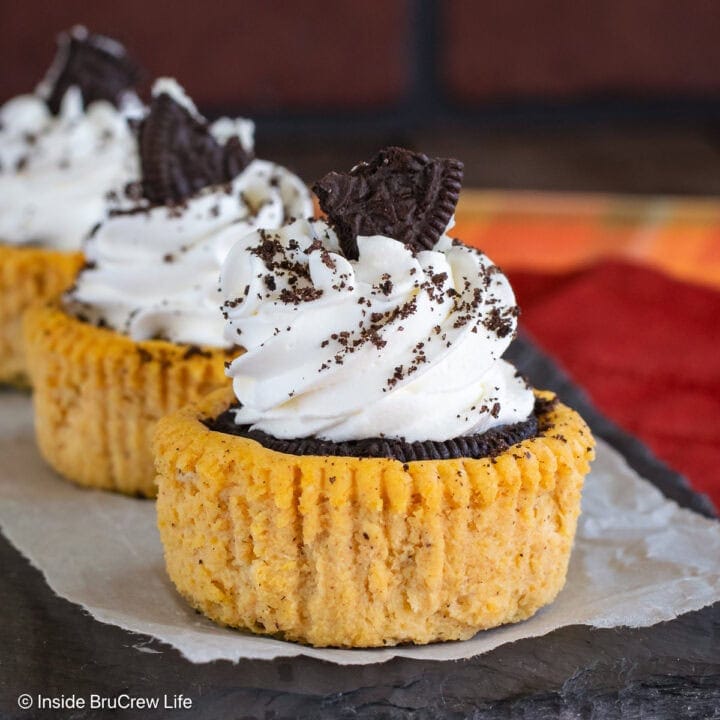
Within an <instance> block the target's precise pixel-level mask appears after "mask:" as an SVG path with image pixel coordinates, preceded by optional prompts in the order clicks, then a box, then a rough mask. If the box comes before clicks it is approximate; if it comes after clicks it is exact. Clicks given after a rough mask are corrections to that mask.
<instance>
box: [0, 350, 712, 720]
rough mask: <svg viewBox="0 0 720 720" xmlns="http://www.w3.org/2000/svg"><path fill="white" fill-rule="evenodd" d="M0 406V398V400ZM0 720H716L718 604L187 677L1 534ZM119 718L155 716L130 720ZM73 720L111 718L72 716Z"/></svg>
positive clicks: (519, 353) (174, 659) (171, 656)
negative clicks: (448, 653) (389, 654)
mask: <svg viewBox="0 0 720 720" xmlns="http://www.w3.org/2000/svg"><path fill="white" fill-rule="evenodd" d="M512 356H513V358H514V359H515V361H516V362H517V363H518V365H519V366H520V368H521V370H522V371H523V372H525V373H526V374H527V375H528V376H529V378H530V379H531V381H532V382H533V384H535V385H537V386H538V387H547V388H551V389H554V390H555V391H556V392H558V394H559V395H560V396H561V398H563V399H564V400H565V401H566V402H569V403H570V404H571V405H573V406H574V407H576V408H577V409H579V410H580V411H581V412H582V413H583V415H584V416H585V417H586V418H587V419H588V421H589V422H590V425H591V426H592V428H593V431H594V432H596V433H597V434H598V435H599V436H601V437H603V438H605V439H606V440H607V441H608V442H610V443H611V444H612V445H614V446H615V447H616V448H617V449H618V450H620V451H621V452H622V453H623V454H624V455H625V456H626V458H627V459H628V461H629V462H630V464H631V465H632V466H633V467H634V468H635V469H636V470H638V472H640V473H641V474H642V475H644V476H645V477H646V478H648V479H649V480H651V481H653V482H654V483H655V484H656V485H657V486H658V487H659V488H660V489H661V490H662V491H663V492H664V493H665V494H666V495H667V496H668V497H671V498H673V499H675V500H676V501H677V502H678V503H680V504H681V505H683V506H685V507H689V508H691V509H693V510H696V511H697V512H700V513H702V514H704V515H706V516H713V515H714V511H713V507H712V505H711V504H710V502H709V501H708V499H707V498H704V497H703V496H700V495H698V494H696V493H693V491H692V490H691V489H690V487H689V486H688V484H687V482H686V481H685V480H684V479H683V478H681V477H680V476H679V475H677V474H676V473H674V472H673V471H671V470H670V469H668V468H667V467H666V466H664V465H663V464H662V463H661V462H660V461H658V460H657V459H656V458H654V457H653V455H652V453H650V451H649V450H648V449H647V448H645V447H644V446H643V445H642V444H641V443H640V442H638V441H637V440H635V439H634V438H632V437H630V436H629V435H628V434H626V433H625V432H623V431H622V430H621V429H619V428H618V427H616V426H615V425H613V424H612V423H611V422H609V421H608V420H607V419H605V418H604V417H603V416H602V415H601V414H600V413H598V412H597V411H596V410H595V409H594V408H593V407H592V405H591V404H590V402H589V400H588V398H587V397H586V395H585V394H584V393H583V392H582V391H581V390H579V389H578V388H577V387H576V386H575V385H574V384H573V383H572V382H571V381H570V380H569V379H568V377H567V376H566V375H565V374H564V373H563V372H562V371H561V370H560V369H559V368H558V367H557V365H555V363H554V362H553V361H552V360H550V359H549V358H548V357H546V356H545V355H543V354H542V352H540V351H539V350H538V349H537V348H536V347H535V346H534V344H533V343H532V341H531V340H529V339H528V338H520V339H519V340H518V341H517V342H516V344H515V346H514V348H513V349H512ZM0 400H1V398H0ZM0 567H2V568H3V582H2V583H0V603H2V607H3V609H4V611H5V612H4V617H5V622H3V623H0V648H1V649H0V717H2V718H24V719H26V718H29V717H32V718H44V717H48V718H58V717H68V716H70V713H67V714H63V713H62V712H58V711H54V712H48V713H46V714H43V713H41V712H40V713H39V712H37V711H33V712H32V713H28V712H26V711H21V710H19V708H18V707H17V704H16V700H17V696H18V695H19V694H20V693H23V692H29V693H31V694H33V693H38V692H42V693H44V694H46V695H53V694H55V695H59V694H61V693H65V694H66V695H67V694H70V693H76V694H78V695H82V696H84V697H89V695H90V694H91V693H98V694H100V695H105V696H116V695H118V694H119V693H122V692H128V693H130V694H132V695H135V696H140V695H143V696H148V695H149V696H154V695H159V696H160V697H162V694H163V693H168V694H170V695H172V694H174V693H183V694H184V695H185V696H187V697H190V698H192V699H193V710H192V712H188V711H184V712H183V711H177V712H176V711H172V710H162V709H161V710H158V711H154V712H153V713H152V716H151V717H152V718H153V720H164V719H165V718H168V719H169V718H188V717H192V718H217V717H222V718H233V719H234V718H238V719H239V718H273V719H274V720H281V719H282V718H308V719H310V718H313V719H315V718H318V719H320V718H387V719H389V720H395V719H400V718H403V719H404V718H421V719H424V718H428V719H430V718H475V719H476V720H481V719H484V718H515V717H521V718H526V719H534V718H554V717H558V716H559V715H562V717H563V718H576V717H577V718H580V717H583V718H584V717H598V718H601V717H602V718H609V719H612V718H644V717H653V718H658V719H662V718H668V719H671V718H672V719H673V720H674V718H676V717H683V718H720V709H719V708H720V603H718V604H716V605H714V606H712V607H708V608H705V609H703V610H700V611H698V612H694V613H688V614H687V615H684V616H682V617H680V618H678V619H676V620H673V621H671V622H668V623H662V624H660V625H656V626H654V627H651V628H640V629H635V630H630V629H613V630H594V629H591V628H588V627H585V626H574V627H569V628H563V629H561V630H557V631H555V632H553V633H550V634H549V635H546V636H544V637H541V638H531V639H527V640H522V641H519V642H516V643H512V644H508V645H504V646H502V647H499V648H496V649H495V650H493V651H491V652H489V653H486V654H485V655H481V656H479V657H476V658H471V659H469V660H461V661H457V662H436V661H421V660H407V659H401V658H396V659H395V660H391V661H389V662H387V663H383V664H379V665H367V666H350V667H341V666H336V665H332V664H329V663H325V662H322V661H319V660H312V659H310V658H305V657H298V658H293V659H279V660H274V661H242V662H240V663H237V664H233V663H230V662H225V661H222V662H216V663H212V664H205V665H193V664H192V663H189V662H187V661H186V660H184V659H183V658H182V657H181V656H180V654H179V653H178V652H177V651H175V650H174V649H172V648H169V647H167V646H165V645H163V644H162V643H159V642H157V641H155V640H153V639H151V638H148V637H145V636H141V635H133V634H131V633H128V632H126V631H124V630H121V629H120V628H117V627H114V626H111V625H104V624H102V623H99V622H97V621H95V620H93V619H92V618H91V617H90V616H89V615H87V614H86V613H85V612H83V611H82V610H81V609H80V608H79V607H78V606H76V605H73V604H71V603H69V602H68V601H66V600H63V599H61V598H58V597H56V596H54V595H53V594H52V593H51V592H50V590H49V589H48V587H47V585H46V584H45V582H44V580H43V579H42V576H41V574H40V573H39V572H38V571H37V570H35V569H34V568H32V567H31V566H30V565H29V564H28V563H27V561H26V560H25V559H24V558H23V557H22V556H21V555H20V554H19V553H18V552H17V551H16V550H15V549H14V548H13V547H12V546H11V545H10V544H9V543H8V542H7V541H6V540H5V539H4V538H2V536H0ZM117 716H121V717H123V718H136V717H137V718H145V717H149V716H148V714H147V712H145V713H143V712H132V711H125V712H122V713H120V714H119V715H113V717H117ZM72 717H73V718H78V719H80V718H97V717H103V715H98V714H97V712H96V711H93V712H91V711H89V710H86V711H77V712H75V713H72Z"/></svg>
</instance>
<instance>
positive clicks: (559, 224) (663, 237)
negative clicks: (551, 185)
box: [452, 190, 720, 287]
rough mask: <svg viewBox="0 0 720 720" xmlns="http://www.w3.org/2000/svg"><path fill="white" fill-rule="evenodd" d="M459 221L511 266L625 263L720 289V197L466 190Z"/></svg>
mask: <svg viewBox="0 0 720 720" xmlns="http://www.w3.org/2000/svg"><path fill="white" fill-rule="evenodd" d="M456 220H457V224H456V227H455V228H454V229H453V232H452V234H453V235H454V236H456V237H459V238H461V239H462V240H463V241H464V242H466V243H468V244H470V245H475V246H476V247H480V248H482V249H483V250H484V251H485V252H486V253H487V254H488V255H489V256H490V257H491V258H492V259H493V260H494V261H495V262H497V263H498V264H499V265H501V266H504V267H507V268H509V269H523V270H536V271H540V272H564V271H568V270H573V269H576V268H580V267H582V266H585V265H589V264H591V263H592V262H594V261H597V260H599V259H603V258H623V259H626V260H632V261H635V262H640V263H643V264H646V265H649V266H652V267H655V268H658V269H662V270H664V271H665V272H667V273H669V274H671V275H673V276H675V277H678V278H681V279H684V280H689V281H691V282H695V283H703V284H708V285H712V286H715V287H718V286H720V200H715V199H702V198H678V197H667V198H663V197H627V196H613V195H585V194H565V193H537V192H517V191H507V192H496V191H482V190H464V191H463V193H462V195H461V198H460V203H459V205H458V209H457V216H456Z"/></svg>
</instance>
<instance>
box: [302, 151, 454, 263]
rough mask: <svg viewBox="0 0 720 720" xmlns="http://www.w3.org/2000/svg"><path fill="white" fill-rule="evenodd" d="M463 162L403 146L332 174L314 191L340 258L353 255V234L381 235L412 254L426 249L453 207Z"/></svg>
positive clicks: (443, 227) (316, 186) (443, 225)
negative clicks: (341, 251) (331, 230)
mask: <svg viewBox="0 0 720 720" xmlns="http://www.w3.org/2000/svg"><path fill="white" fill-rule="evenodd" d="M462 176H463V164H462V163H461V162H460V161H459V160H454V159H445V158H429V157H427V155H423V154H421V153H414V152H411V151H410V150H404V149H403V148H397V147H389V148H385V149H384V150H381V151H380V152H379V153H378V154H377V155H376V156H375V157H374V158H373V159H372V160H371V161H370V162H367V163H360V164H359V165H356V166H355V167H354V168H353V169H352V170H351V171H350V172H349V173H336V172H331V173H329V174H327V175H326V176H325V177H323V178H322V179H321V180H319V181H318V182H316V183H315V185H314V186H313V191H314V192H315V194H316V195H317V196H318V199H319V200H320V207H321V208H322V209H323V211H324V212H325V213H326V214H327V216H328V219H329V221H330V223H331V224H332V226H333V228H334V229H335V232H336V233H337V235H338V239H339V241H340V246H341V247H342V249H343V252H344V253H345V256H346V257H347V258H349V259H351V260H356V259H357V257H358V247H357V236H358V235H385V236H386V237H391V238H394V239H396V240H400V241H401V242H403V243H405V245H407V246H408V247H409V248H410V249H411V250H412V251H413V252H418V251H420V250H430V249H432V247H433V246H434V245H435V243H436V242H437V241H438V240H439V238H440V236H441V235H442V234H443V232H444V231H445V228H446V227H447V224H448V222H449V221H450V218H451V217H452V214H453V212H454V211H455V205H456V204H457V201H458V197H459V195H460V187H461V184H462Z"/></svg>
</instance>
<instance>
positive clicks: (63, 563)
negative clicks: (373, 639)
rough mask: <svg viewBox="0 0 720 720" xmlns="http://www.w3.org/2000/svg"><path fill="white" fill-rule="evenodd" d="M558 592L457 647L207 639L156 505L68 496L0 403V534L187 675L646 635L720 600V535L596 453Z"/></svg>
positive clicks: (51, 579)
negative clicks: (179, 660) (154, 644)
mask: <svg viewBox="0 0 720 720" xmlns="http://www.w3.org/2000/svg"><path fill="white" fill-rule="evenodd" d="M597 456H598V457H597V460H596V461H595V463H594V466H593V470H592V472H591V474H590V476H589V477H588V479H587V481H586V485H585V491H584V495H583V514H582V516H581V519H580V523H579V527H578V534H577V538H576V542H575V548H574V550H573V555H572V559H571V562H570V571H569V573H568V580H567V584H566V587H565V589H564V590H563V591H562V593H561V594H560V596H559V597H558V598H557V600H556V601H555V602H554V603H553V604H552V605H550V606H549V607H547V608H544V609H543V610H541V611H540V612H539V613H538V614H537V615H535V616H534V617H533V618H531V619H530V620H527V621H525V622H523V623H519V624H517V625H510V626H506V627H502V628H498V629H496V630H489V631H485V632H481V633H479V634H478V635H476V636H475V637H474V638H473V639H471V640H466V641H464V642H452V643H440V644H435V645H428V646H422V647H416V646H406V647H400V648H382V649H377V650H335V649H330V650H328V649H315V648H307V647H304V646H301V645H297V644H295V643H289V642H283V641H280V640H273V639H270V638H263V637H257V636H252V635H246V634H243V633H241V632H238V631H234V630H229V629H227V628H221V627H217V626H216V625H214V624H213V623H211V622H210V621H207V620H205V619H204V618H203V617H202V616H200V615H198V614H197V613H195V612H194V611H193V610H191V609H190V608H189V607H188V606H187V605H186V604H185V602H184V601H183V600H182V598H180V597H179V596H178V595H177V594H176V592H175V590H174V588H173V586H172V584H171V583H170V581H169V580H168V579H167V577H166V575H165V572H164V564H163V557H162V547H161V544H160V540H159V537H158V533H157V529H156V527H155V511H154V507H153V503H152V502H150V501H146V500H135V499H130V498H125V497H121V496H116V495H113V494H110V493H103V492H98V491H89V490H83V489H80V488H77V487H75V486H73V485H70V484H68V483H65V482H63V481H62V480H60V479H59V478H58V477H57V476H56V475H55V474H54V473H53V472H52V471H51V470H49V469H48V468H47V467H46V466H45V465H44V463H43V461H42V459H41V458H40V456H39V455H38V452H37V450H36V448H35V445H34V441H33V433H32V413H31V407H30V400H29V398H28V397H26V396H22V395H19V394H15V393H3V394H2V395H1V396H0V524H1V525H2V530H3V532H4V534H5V535H6V536H7V537H8V538H9V539H10V541H11V542H12V543H13V544H14V545H15V546H16V547H17V548H18V549H19V550H20V551H21V552H22V553H23V554H24V555H25V556H26V557H28V558H29V559H30V561H31V562H32V564H33V565H35V566H36V567H37V568H39V569H40V570H41V571H42V573H43V574H44V576H45V578H46V580H47V582H48V584H49V585H50V587H51V588H52V589H53V590H54V591H55V592H56V593H57V594H58V595H60V596H62V597H64V598H67V599H68V600H70V601H71V602H74V603H77V604H79V605H81V606H82V607H84V608H85V609H86V610H87V611H88V612H90V614H91V615H92V616H93V617H95V618H97V619H98V620H100V621H101V622H106V623H111V624H114V625H119V626H120V627H122V628H125V629H127V630H130V631H133V632H138V633H144V634H147V635H152V636H154V637H156V638H158V639H160V640H162V641H164V642H166V643H169V644H170V645H173V646H174V647H176V648H178V650H180V652H182V654H183V655H185V656H186V657H187V658H188V659H190V660H192V661H193V662H198V663H199V662H210V661H212V660H219V659H228V660H238V659H240V658H260V659H271V658H275V657H282V656H293V655H299V654H303V655H308V656H311V657H315V658H320V659H323V660H328V661H331V662H335V663H340V664H365V663H373V662H383V661H385V660H389V659H390V658H392V657H396V656H402V657H410V658H419V659H427V660H456V659H460V658H466V657H471V656H474V655H479V654H481V653H484V652H487V651H488V650H491V649H493V648H495V647H497V646H498V645H502V644H504V643H508V642H513V641H515V640H519V639H521V638H526V637H534V636H539V635H545V634H546V633H548V632H550V631H551V630H554V629H556V628H559V627H563V626H566V625H576V624H585V625H592V626H595V627H605V628H607V627H613V626H620V625H628V626H631V627H638V626H645V625H653V624H655V623H658V622H662V621H664V620H670V619H672V618H674V617H676V616H677V615H680V614H682V613H684V612H689V611H691V610H698V609H699V608H701V607H704V606H705V605H709V604H711V603H713V602H715V601H718V600H720V523H718V522H714V521H712V520H707V519H705V518H703V517H701V516H699V515H697V514H695V513H692V512H690V511H688V510H684V509H681V508H679V507H678V506H677V505H675V504H674V503H673V502H670V501H668V500H666V499H665V498H664V497H663V496H662V495H661V494H660V492H659V491H658V490H656V489H655V488H654V487H653V486H652V485H651V484H650V483H649V482H647V481H645V480H643V479H642V478H640V477H639V476H638V475H637V474H636V473H634V472H633V471H632V470H630V469H629V468H628V467H627V465H626V464H625V462H624V460H623V459H622V457H621V456H620V455H619V454H618V453H617V452H615V451H614V450H613V449H612V448H610V447H609V446H608V445H606V444H604V443H602V442H599V443H598V451H597Z"/></svg>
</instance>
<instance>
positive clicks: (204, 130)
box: [139, 93, 253, 205]
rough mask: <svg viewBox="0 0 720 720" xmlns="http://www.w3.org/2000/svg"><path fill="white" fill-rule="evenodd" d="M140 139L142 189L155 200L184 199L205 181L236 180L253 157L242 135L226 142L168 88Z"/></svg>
mask: <svg viewBox="0 0 720 720" xmlns="http://www.w3.org/2000/svg"><path fill="white" fill-rule="evenodd" d="M139 144H140V163H141V166H142V177H143V179H142V192H143V196H144V197H145V198H146V199H147V200H149V201H150V202H151V203H152V204H154V205H163V204H165V205H170V204H181V203H182V202H183V201H184V200H186V199H187V198H189V197H192V196H193V195H194V194H195V193H197V192H198V191H200V190H202V189H203V188H205V187H208V186H211V185H223V184H226V183H230V182H231V181H232V180H233V179H234V178H235V177H236V176H237V175H239V174H240V173H241V172H242V171H243V170H244V169H245V168H246V167H247V166H248V165H249V164H250V162H251V161H252V159H253V154H252V153H251V152H248V151H247V150H245V148H244V147H243V146H242V144H241V142H240V139H239V138H238V137H237V136H233V137H231V138H229V139H228V141H227V142H226V143H225V144H224V145H221V144H220V143H219V142H218V141H217V140H216V139H215V137H214V136H213V135H212V133H211V132H210V126H209V125H208V123H207V122H205V120H204V119H202V118H200V117H198V116H196V115H194V114H192V113H191V112H190V111H189V110H188V108H186V107H184V106H183V105H181V104H180V103H178V102H176V101H175V100H174V99H173V98H172V97H171V96H170V95H169V94H167V93H160V94H159V95H156V96H155V97H154V98H153V101H152V103H151V105H150V113H149V114H148V116H147V117H146V118H145V119H144V120H143V122H142V124H141V125H140V131H139Z"/></svg>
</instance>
